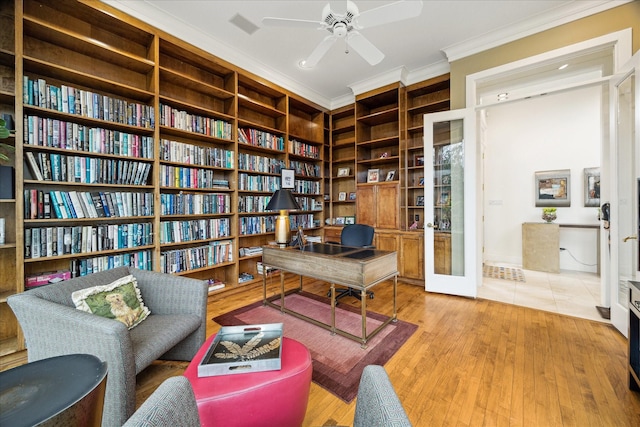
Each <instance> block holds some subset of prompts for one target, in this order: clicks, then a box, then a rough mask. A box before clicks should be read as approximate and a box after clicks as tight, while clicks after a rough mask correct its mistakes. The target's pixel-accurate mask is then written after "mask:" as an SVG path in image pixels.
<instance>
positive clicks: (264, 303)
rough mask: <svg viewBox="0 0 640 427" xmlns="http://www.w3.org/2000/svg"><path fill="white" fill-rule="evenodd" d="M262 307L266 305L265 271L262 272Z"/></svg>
mask: <svg viewBox="0 0 640 427" xmlns="http://www.w3.org/2000/svg"><path fill="white" fill-rule="evenodd" d="M262 305H267V269H266V268H264V269H263V271H262Z"/></svg>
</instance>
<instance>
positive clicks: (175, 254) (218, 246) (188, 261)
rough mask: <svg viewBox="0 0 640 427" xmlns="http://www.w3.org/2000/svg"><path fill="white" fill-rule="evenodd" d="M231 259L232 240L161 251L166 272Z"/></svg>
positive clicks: (209, 264)
mask: <svg viewBox="0 0 640 427" xmlns="http://www.w3.org/2000/svg"><path fill="white" fill-rule="evenodd" d="M231 261H233V242H232V241H231V240H223V241H217V242H211V243H210V244H208V245H203V246H198V247H195V248H186V249H177V250H171V251H165V252H161V253H160V269H161V271H162V272H164V273H180V272H182V271H189V270H196V269H198V268H205V267H212V266H214V265H217V264H222V263H224V262H231Z"/></svg>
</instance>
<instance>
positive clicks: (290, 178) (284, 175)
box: [280, 169, 296, 189]
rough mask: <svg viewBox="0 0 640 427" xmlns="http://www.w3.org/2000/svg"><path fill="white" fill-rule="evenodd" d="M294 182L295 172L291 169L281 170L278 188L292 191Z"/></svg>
mask: <svg viewBox="0 0 640 427" xmlns="http://www.w3.org/2000/svg"><path fill="white" fill-rule="evenodd" d="M295 182H296V177H295V171H294V170H293V169H282V171H281V181H280V188H288V189H293V188H295Z"/></svg>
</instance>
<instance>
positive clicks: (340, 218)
mask: <svg viewBox="0 0 640 427" xmlns="http://www.w3.org/2000/svg"><path fill="white" fill-rule="evenodd" d="M336 225H344V217H343V216H339V217H337V218H336Z"/></svg>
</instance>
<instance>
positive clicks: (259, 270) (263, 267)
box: [256, 261, 280, 274]
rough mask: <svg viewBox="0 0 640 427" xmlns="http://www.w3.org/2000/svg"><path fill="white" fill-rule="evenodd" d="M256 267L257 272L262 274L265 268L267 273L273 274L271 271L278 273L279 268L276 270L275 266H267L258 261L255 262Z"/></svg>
mask: <svg viewBox="0 0 640 427" xmlns="http://www.w3.org/2000/svg"><path fill="white" fill-rule="evenodd" d="M256 269H257V272H258V274H264V271H265V270H266V272H267V274H273V273H279V272H280V270H278V269H277V268H274V267H269V266H266V267H265V266H264V265H263V264H262V262H260V261H258V263H257V264H256Z"/></svg>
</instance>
